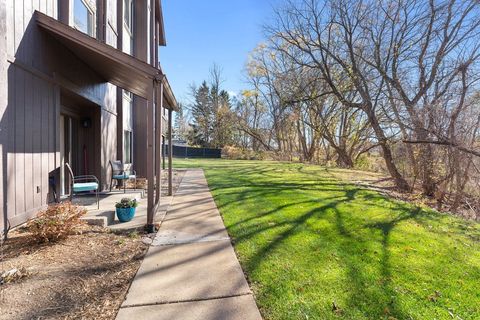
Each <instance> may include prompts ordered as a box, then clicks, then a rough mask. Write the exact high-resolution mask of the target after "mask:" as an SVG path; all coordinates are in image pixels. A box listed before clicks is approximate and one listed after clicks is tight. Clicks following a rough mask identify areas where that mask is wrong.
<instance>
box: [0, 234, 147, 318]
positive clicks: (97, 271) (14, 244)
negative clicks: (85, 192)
mask: <svg viewBox="0 0 480 320" xmlns="http://www.w3.org/2000/svg"><path fill="white" fill-rule="evenodd" d="M146 249H147V246H146V245H145V244H143V242H142V239H141V236H140V235H138V234H137V233H130V234H114V233H110V232H108V231H106V230H104V229H101V228H99V227H95V226H85V227H82V231H81V233H80V234H77V235H72V236H70V237H69V238H68V239H66V240H64V241H62V242H60V243H56V244H45V245H38V244H36V243H35V242H34V240H33V239H32V237H31V235H30V234H29V233H28V232H27V231H25V230H17V231H12V232H10V233H9V239H8V240H7V241H6V242H5V243H3V245H2V248H0V258H1V260H0V274H1V273H2V272H5V271H9V270H12V269H14V268H16V269H18V270H21V272H22V273H21V277H20V278H17V279H15V280H12V281H11V282H7V283H5V284H1V285H0V310H1V313H0V319H79V318H82V319H114V318H115V316H116V314H117V311H118V309H119V308H120V305H121V303H122V302H123V300H124V298H125V295H126V292H127V290H128V287H129V286H130V283H131V281H132V280H133V277H134V276H135V273H136V272H137V270H138V268H139V266H140V263H141V260H142V259H143V257H144V255H145V252H146Z"/></svg>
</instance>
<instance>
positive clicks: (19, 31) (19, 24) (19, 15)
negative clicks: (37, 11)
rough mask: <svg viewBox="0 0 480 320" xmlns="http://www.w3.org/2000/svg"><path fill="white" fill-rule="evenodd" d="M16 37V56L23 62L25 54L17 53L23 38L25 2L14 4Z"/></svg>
mask: <svg viewBox="0 0 480 320" xmlns="http://www.w3.org/2000/svg"><path fill="white" fill-rule="evenodd" d="M14 9H15V10H14V15H15V16H14V17H15V18H14V19H15V20H14V30H15V31H14V36H15V47H14V52H15V53H14V55H15V57H17V58H18V59H20V60H21V61H24V57H23V52H17V50H18V47H19V46H20V41H21V40H22V38H23V1H15V4H14Z"/></svg>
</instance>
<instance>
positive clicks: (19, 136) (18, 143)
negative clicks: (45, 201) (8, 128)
mask: <svg viewBox="0 0 480 320" xmlns="http://www.w3.org/2000/svg"><path fill="white" fill-rule="evenodd" d="M15 70H16V71H15V180H16V183H15V196H16V201H15V202H16V206H15V208H16V211H15V214H16V215H18V214H22V213H24V212H25V193H24V192H25V153H24V152H25V72H24V71H23V70H22V69H20V68H16V69H15Z"/></svg>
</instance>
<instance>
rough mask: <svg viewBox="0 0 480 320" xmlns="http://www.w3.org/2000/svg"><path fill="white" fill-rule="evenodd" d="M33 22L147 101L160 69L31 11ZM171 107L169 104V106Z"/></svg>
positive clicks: (84, 59)
mask: <svg viewBox="0 0 480 320" xmlns="http://www.w3.org/2000/svg"><path fill="white" fill-rule="evenodd" d="M34 18H35V20H36V22H37V25H38V26H39V27H40V28H42V29H44V30H45V31H47V32H48V33H49V34H51V35H52V36H53V37H54V38H56V39H57V40H58V41H59V42H61V43H62V44H63V45H64V46H65V47H67V48H69V49H70V50H71V51H72V52H73V53H74V54H75V55H76V56H77V57H78V58H80V59H81V60H82V61H84V62H85V63H86V64H87V65H89V66H90V67H91V68H92V69H93V70H94V71H95V72H96V73H98V74H99V75H100V76H101V77H102V78H104V79H105V80H106V81H107V82H110V83H112V84H114V85H116V86H118V87H120V88H123V89H125V90H128V91H130V92H132V93H133V94H135V95H138V96H140V97H143V98H145V99H148V100H151V98H152V97H151V87H152V84H153V81H154V80H155V79H157V80H159V81H160V80H161V79H162V78H163V75H162V72H161V71H160V70H159V69H157V68H155V67H153V66H151V65H149V64H148V63H146V62H143V61H141V60H139V59H137V58H135V57H132V56H131V55H128V54H126V53H124V52H122V51H121V50H118V49H115V48H113V47H111V46H109V45H107V44H105V43H102V42H100V41H98V40H97V39H95V38H92V37H90V36H88V35H86V34H84V33H82V32H80V31H78V30H75V29H74V28H71V27H70V26H67V25H65V24H63V23H61V22H60V21H57V20H55V19H53V18H51V17H49V16H47V15H45V14H43V13H41V12H38V11H35V14H34ZM172 107H173V106H172Z"/></svg>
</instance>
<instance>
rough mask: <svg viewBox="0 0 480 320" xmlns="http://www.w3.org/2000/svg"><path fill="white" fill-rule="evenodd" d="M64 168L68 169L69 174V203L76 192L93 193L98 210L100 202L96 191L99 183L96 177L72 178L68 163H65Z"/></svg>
mask: <svg viewBox="0 0 480 320" xmlns="http://www.w3.org/2000/svg"><path fill="white" fill-rule="evenodd" d="M65 167H67V169H68V173H69V174H70V201H72V200H73V195H74V194H75V193H78V192H88V191H95V196H96V198H97V209H100V202H99V198H98V189H99V187H100V183H99V182H98V179H97V177H95V176H93V175H84V176H74V175H73V170H72V167H70V165H69V164H68V163H65Z"/></svg>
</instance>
